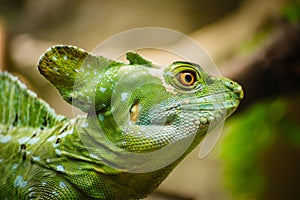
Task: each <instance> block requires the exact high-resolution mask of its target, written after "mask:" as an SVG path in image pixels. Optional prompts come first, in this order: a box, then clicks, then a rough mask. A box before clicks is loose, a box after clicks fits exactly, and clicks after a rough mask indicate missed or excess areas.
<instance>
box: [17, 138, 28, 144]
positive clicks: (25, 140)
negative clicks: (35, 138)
mask: <svg viewBox="0 0 300 200" xmlns="http://www.w3.org/2000/svg"><path fill="white" fill-rule="evenodd" d="M29 140H30V137H23V138H21V139H19V140H18V142H19V144H25V143H26V142H28V141H29Z"/></svg>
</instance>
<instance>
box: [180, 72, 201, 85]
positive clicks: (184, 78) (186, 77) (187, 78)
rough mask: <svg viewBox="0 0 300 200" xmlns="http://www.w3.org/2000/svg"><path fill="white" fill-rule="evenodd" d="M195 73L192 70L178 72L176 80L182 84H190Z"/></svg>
mask: <svg viewBox="0 0 300 200" xmlns="http://www.w3.org/2000/svg"><path fill="white" fill-rule="evenodd" d="M195 78H196V75H195V74H194V73H193V72H182V73H179V74H178V77H177V79H178V81H179V82H180V83H181V84H182V85H184V86H192V85H193V84H194V83H195Z"/></svg>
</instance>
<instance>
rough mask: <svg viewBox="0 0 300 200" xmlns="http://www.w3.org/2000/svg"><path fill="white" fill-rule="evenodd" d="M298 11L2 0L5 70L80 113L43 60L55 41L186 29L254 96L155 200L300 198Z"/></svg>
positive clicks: (250, 3) (241, 2)
mask: <svg viewBox="0 0 300 200" xmlns="http://www.w3.org/2000/svg"><path fill="white" fill-rule="evenodd" d="M299 18H300V3H299V1H293V0H209V1H208V0H186V1H180V0H163V1H159V0H148V1H140V0H127V1H121V0H114V1H108V0H98V1H96V0H85V1H83V0H51V1H49V0H38V1H37V0H14V1H10V0H0V70H6V71H9V72H11V73H13V74H15V75H17V76H19V77H20V79H22V81H24V82H25V83H26V84H27V85H28V87H29V88H30V89H31V90H33V91H35V92H36V93H37V94H38V96H39V97H40V98H42V99H44V100H46V101H47V102H49V104H50V105H51V106H52V107H53V108H54V109H55V110H56V112H57V113H59V114H63V115H67V116H70V117H71V116H72V109H71V106H69V105H68V104H67V103H65V102H64V101H63V100H62V98H61V97H60V95H59V94H58V92H57V91H56V90H55V89H54V88H53V87H52V86H51V85H50V84H49V83H48V82H47V81H46V80H45V79H44V78H43V77H42V76H40V75H39V72H38V70H37V67H36V65H37V63H38V59H39V57H40V56H41V55H42V54H43V53H44V52H45V51H46V50H47V49H48V48H49V47H50V46H52V45H56V44H68V45H76V46H78V47H81V48H83V49H85V50H87V51H91V50H92V49H93V48H95V47H96V46H97V45H98V44H99V43H100V42H101V41H103V40H105V39H107V38H108V37H110V36H112V35H114V34H117V33H119V32H121V31H125V30H129V29H132V28H138V27H147V26H153V27H163V28H169V29H173V30H176V31H179V32H182V33H184V34H187V35H189V36H190V37H192V38H193V39H195V40H196V41H197V42H199V43H200V44H201V45H202V46H203V47H204V48H205V49H206V50H207V52H208V54H209V55H210V56H211V57H212V59H213V60H214V61H215V62H216V64H217V66H219V68H220V71H221V73H222V74H223V75H224V76H227V77H229V78H232V79H234V80H237V81H238V82H239V83H241V84H242V86H243V87H244V90H245V99H244V100H243V102H242V104H241V106H240V108H239V109H238V111H237V112H236V114H235V115H234V116H232V117H231V118H230V119H228V120H227V121H226V125H225V128H224V131H223V133H222V135H221V138H220V139H219V142H218V143H217V145H216V146H215V148H214V149H213V151H212V152H211V153H210V154H209V156H207V157H206V158H205V159H201V160H199V159H198V152H199V148H197V149H195V150H194V151H193V152H192V153H191V154H190V155H189V156H188V157H187V158H186V159H185V160H184V161H183V162H182V163H181V164H180V165H179V166H178V167H177V168H176V169H175V170H174V171H173V172H172V173H171V174H170V176H169V177H168V178H167V179H166V180H165V181H164V182H163V183H162V185H161V186H160V187H159V188H158V189H157V190H156V191H155V192H154V193H153V194H152V195H151V196H149V197H147V199H148V200H167V199H177V200H179V199H182V200H183V199H194V200H233V199H234V200H235V199H238V200H251V199H263V200H268V199H270V200H271V199H272V200H276V199H278V200H282V199H284V200H296V199H300V95H299V94H300V56H299V52H300V41H299V40H300V39H299V38H300V25H299ZM179 45H182V46H183V48H184V44H179ZM144 56H145V57H147V55H144ZM156 57H157V59H158V62H159V60H160V59H162V60H163V59H164V58H163V57H160V55H156ZM1 98H2V97H1ZM0 109H1V108H0Z"/></svg>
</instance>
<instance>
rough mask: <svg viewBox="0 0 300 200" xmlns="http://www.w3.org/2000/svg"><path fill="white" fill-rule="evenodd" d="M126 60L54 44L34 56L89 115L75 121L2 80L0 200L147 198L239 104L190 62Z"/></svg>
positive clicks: (224, 82) (232, 88)
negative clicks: (160, 64) (43, 52)
mask: <svg viewBox="0 0 300 200" xmlns="http://www.w3.org/2000/svg"><path fill="white" fill-rule="evenodd" d="M126 56H127V59H128V60H129V64H126V63H122V62H117V61H114V60H110V59H108V58H105V57H102V56H98V55H92V54H89V53H87V52H85V51H84V50H82V49H79V48H76V47H73V46H54V47H52V48H50V49H49V50H48V51H47V52H46V53H45V54H44V55H43V56H42V57H41V59H40V61H39V64H38V69H39V71H40V73H41V74H42V75H43V76H44V77H46V79H48V80H49V81H50V82H51V83H52V84H53V85H54V86H55V87H56V88H57V89H58V91H59V92H60V94H61V95H62V97H63V98H64V99H65V100H66V101H67V102H68V103H70V104H72V105H74V106H76V107H78V108H80V109H81V110H82V111H84V112H85V113H87V114H86V115H84V116H79V117H76V118H74V119H68V118H66V117H63V116H59V115H57V114H55V112H54V111H53V110H52V109H51V108H50V107H49V106H48V104H46V103H45V102H44V101H42V100H40V99H38V98H37V97H36V95H35V94H34V93H33V92H31V91H29V90H28V89H26V87H25V86H24V85H23V84H22V83H21V82H20V81H18V79H17V78H16V77H14V76H12V75H10V74H8V73H7V72H2V73H0V96H1V101H0V172H1V173H0V174H1V177H0V189H1V192H0V199H7V200H8V199H140V198H143V197H146V196H147V195H148V194H150V193H151V192H152V191H153V190H154V189H155V188H156V187H157V186H158V185H159V184H160V183H161V182H162V181H163V180H164V179H165V178H166V177H167V176H168V174H169V173H170V172H171V171H172V169H173V168H174V167H175V166H176V165H177V164H178V163H179V162H180V161H181V160H182V159H183V158H184V157H185V156H186V155H187V154H188V153H189V152H190V151H191V150H192V149H194V148H195V147H196V146H197V145H198V144H199V142H200V141H201V140H202V139H203V137H204V136H205V135H206V133H207V132H208V130H209V129H210V128H212V129H213V128H214V127H216V126H217V125H218V124H220V123H221V122H222V121H224V119H225V118H226V117H228V116H229V115H231V114H232V113H233V112H234V110H235V109H236V108H237V106H238V104H239V102H240V100H241V99H242V98H243V91H242V88H241V86H240V85H238V84H237V83H235V82H233V81H231V80H229V79H226V78H223V77H213V76H210V75H209V74H208V73H206V72H205V71H204V70H203V69H202V68H201V67H200V66H199V65H197V64H193V63H189V62H174V63H172V64H171V65H169V66H166V67H159V66H158V65H156V64H154V63H152V62H150V61H148V60H146V59H144V58H143V57H141V56H140V55H139V54H137V53H134V52H128V53H127V54H126ZM157 152H158V153H157Z"/></svg>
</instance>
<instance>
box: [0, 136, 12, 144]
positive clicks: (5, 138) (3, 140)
mask: <svg viewBox="0 0 300 200" xmlns="http://www.w3.org/2000/svg"><path fill="white" fill-rule="evenodd" d="M0 136H2V135H0ZM0 138H1V139H0V143H7V142H9V141H10V140H11V138H12V137H11V135H6V136H3V137H0Z"/></svg>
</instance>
